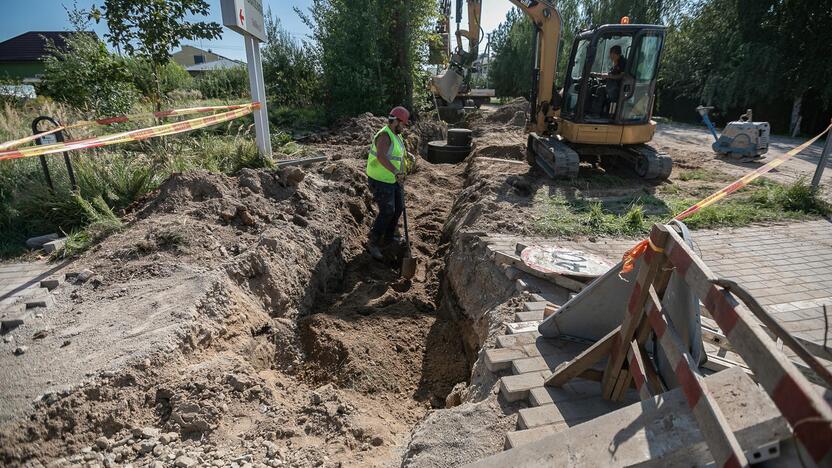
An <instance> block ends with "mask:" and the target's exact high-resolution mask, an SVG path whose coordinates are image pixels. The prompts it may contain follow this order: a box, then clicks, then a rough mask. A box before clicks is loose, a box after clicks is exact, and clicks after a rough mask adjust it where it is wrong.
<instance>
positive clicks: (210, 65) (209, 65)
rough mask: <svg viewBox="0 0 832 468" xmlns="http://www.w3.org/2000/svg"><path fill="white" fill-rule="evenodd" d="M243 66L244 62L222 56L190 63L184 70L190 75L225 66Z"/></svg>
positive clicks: (220, 68)
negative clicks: (203, 61) (217, 58)
mask: <svg viewBox="0 0 832 468" xmlns="http://www.w3.org/2000/svg"><path fill="white" fill-rule="evenodd" d="M245 66H246V64H245V63H244V62H239V61H237V60H231V59H227V58H225V57H223V58H221V59H219V60H216V61H213V62H206V63H198V64H196V65H191V66H190V67H185V70H187V72H188V73H190V74H191V76H198V75H200V74H202V73H205V72H209V71H213V70H222V69H226V68H236V67H245Z"/></svg>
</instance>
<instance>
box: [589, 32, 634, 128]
mask: <svg viewBox="0 0 832 468" xmlns="http://www.w3.org/2000/svg"><path fill="white" fill-rule="evenodd" d="M610 61H611V62H612V67H610V71H609V73H591V74H590V76H594V77H596V78H602V79H604V80H606V83H605V86H604V88H605V94H606V96H605V97H604V106H603V115H609V114H612V113H614V112H615V107H614V106H613V104H615V103H617V102H618V95H619V92H620V91H621V79H622V78H623V77H624V70H626V69H627V59H625V58H624V56H623V55H622V54H621V46H619V45H614V46H612V47H610Z"/></svg>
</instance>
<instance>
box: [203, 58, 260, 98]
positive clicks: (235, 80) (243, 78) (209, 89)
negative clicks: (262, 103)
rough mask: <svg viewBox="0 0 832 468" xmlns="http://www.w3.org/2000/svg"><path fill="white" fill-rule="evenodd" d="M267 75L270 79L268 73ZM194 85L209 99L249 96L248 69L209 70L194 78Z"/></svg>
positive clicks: (241, 67) (242, 67) (240, 67)
mask: <svg viewBox="0 0 832 468" xmlns="http://www.w3.org/2000/svg"><path fill="white" fill-rule="evenodd" d="M264 68H265V65H264ZM266 77H267V78H266V80H267V81H268V75H266ZM194 86H196V88H197V89H198V90H199V91H200V92H201V93H202V97H204V98H208V99H238V98H247V97H248V96H249V85H248V71H247V70H246V67H244V66H239V67H233V68H221V69H219V70H211V71H207V72H204V73H202V74H200V75H199V77H197V78H196V80H194ZM270 96H271V95H270Z"/></svg>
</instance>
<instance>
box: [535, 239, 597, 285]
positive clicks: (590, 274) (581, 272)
mask: <svg viewBox="0 0 832 468" xmlns="http://www.w3.org/2000/svg"><path fill="white" fill-rule="evenodd" d="M520 257H521V258H522V259H523V263H525V264H526V265H528V266H529V267H531V268H534V269H535V270H538V271H541V272H543V273H557V274H560V275H568V276H575V277H580V278H595V277H598V276H601V275H603V274H604V273H606V272H607V271H608V270H609V269H610V268H612V267H613V264H612V263H610V262H608V261H607V260H606V259H603V258H601V257H598V256H596V255H592V254H590V253H586V252H582V251H580V250H568V249H562V248H558V247H555V246H542V245H531V246H529V247H526V248H525V249H523V252H522V253H521V254H520Z"/></svg>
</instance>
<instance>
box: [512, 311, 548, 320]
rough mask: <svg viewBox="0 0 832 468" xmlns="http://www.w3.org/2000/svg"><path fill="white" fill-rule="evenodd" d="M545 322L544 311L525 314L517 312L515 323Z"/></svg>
mask: <svg viewBox="0 0 832 468" xmlns="http://www.w3.org/2000/svg"><path fill="white" fill-rule="evenodd" d="M541 320H543V309H538V310H530V311H525V312H516V313H515V314H514V321H515V322H531V321H538V322H539V321H541Z"/></svg>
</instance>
